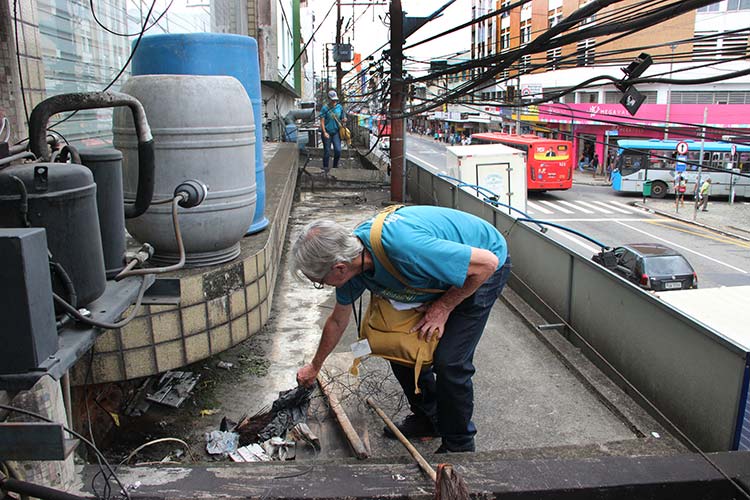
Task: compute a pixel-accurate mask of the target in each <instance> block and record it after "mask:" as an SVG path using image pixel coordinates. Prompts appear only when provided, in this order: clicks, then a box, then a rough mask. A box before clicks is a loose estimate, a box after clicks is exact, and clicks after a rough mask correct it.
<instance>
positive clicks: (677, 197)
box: [674, 173, 687, 210]
mask: <svg viewBox="0 0 750 500" xmlns="http://www.w3.org/2000/svg"><path fill="white" fill-rule="evenodd" d="M686 191H687V179H685V176H684V175H682V174H681V173H678V174H677V176H676V177H675V178H674V208H675V210H676V209H678V208H679V207H684V206H685V192H686Z"/></svg>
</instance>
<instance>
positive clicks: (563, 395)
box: [207, 191, 637, 458]
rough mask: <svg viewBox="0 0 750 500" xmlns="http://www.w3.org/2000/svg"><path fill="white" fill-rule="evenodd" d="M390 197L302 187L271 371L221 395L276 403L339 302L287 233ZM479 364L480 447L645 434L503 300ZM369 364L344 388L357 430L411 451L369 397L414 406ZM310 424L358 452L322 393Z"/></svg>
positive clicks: (271, 337)
mask: <svg viewBox="0 0 750 500" xmlns="http://www.w3.org/2000/svg"><path fill="white" fill-rule="evenodd" d="M387 198H388V193H387V192H377V191H375V192H349V191H341V192H336V191H328V192H326V191H323V192H319V193H315V194H313V193H309V192H303V193H302V195H301V199H300V201H299V202H297V203H296V204H295V206H294V208H293V210H292V215H291V217H290V221H289V228H288V240H287V245H286V248H285V255H284V257H283V258H282V267H284V269H283V270H282V272H281V273H280V277H279V281H278V282H277V288H276V291H275V294H276V295H275V299H274V304H273V310H272V315H271V320H270V322H269V324H268V325H267V327H266V329H265V331H264V332H263V334H262V340H263V342H264V343H265V345H264V346H263V350H264V351H265V353H266V355H267V357H268V360H269V362H270V365H269V369H268V374H267V375H266V376H264V377H257V376H248V377H245V378H244V379H243V380H238V381H235V383H233V384H232V385H231V387H227V388H226V389H223V388H221V387H217V394H216V395H217V397H218V399H219V400H224V401H232V403H233V405H234V406H235V407H237V403H240V402H241V403H242V404H241V405H240V406H241V407H242V408H243V409H244V410H246V411H248V412H250V413H252V412H253V411H257V410H260V409H261V408H262V407H263V406H265V405H267V404H269V403H270V402H271V401H273V399H275V397H276V393H277V392H278V391H281V390H284V389H288V388H290V387H292V386H293V385H294V383H295V373H296V370H297V368H298V367H299V366H301V365H302V364H303V363H304V361H305V360H308V359H310V358H311V357H312V355H313V354H314V352H315V348H316V346H317V343H318V339H319V335H320V329H321V327H322V324H323V322H324V321H325V318H326V316H327V314H328V313H329V311H330V310H331V308H332V307H333V303H334V302H333V301H334V290H333V289H332V288H326V289H324V290H316V289H314V288H313V287H312V285H311V284H310V283H306V282H299V281H297V280H296V279H295V278H293V277H292V276H291V275H290V273H289V271H288V268H286V265H287V255H286V252H288V247H289V241H293V240H294V238H295V237H296V236H297V235H298V234H299V230H300V229H301V227H302V226H304V225H305V224H307V223H308V222H310V221H312V220H314V219H318V218H331V219H335V220H337V221H339V222H341V223H343V224H344V225H347V226H351V227H354V226H356V224H357V223H359V222H360V221H362V220H363V219H365V218H366V217H368V216H370V215H371V214H373V213H374V212H376V211H377V210H378V209H380V208H381V207H382V202H383V201H384V200H386V199H387ZM355 339H356V330H355V328H354V326H353V321H352V323H351V324H350V326H349V328H348V330H347V332H346V334H345V337H344V339H343V340H342V341H341V343H340V344H339V346H338V348H337V349H336V356H338V357H341V356H343V357H346V353H347V352H348V351H349V345H350V344H351V343H352V342H353V341H354V340H355ZM256 340H261V339H260V338H259V339H256ZM475 362H476V366H477V374H476V375H475V377H474V383H475V400H476V408H475V418H474V420H475V423H476V425H477V427H478V429H479V434H478V436H477V451H484V452H491V451H493V452H494V451H500V450H518V449H537V448H550V447H568V446H574V447H575V446H586V445H601V444H603V443H608V442H619V441H627V440H636V439H637V436H636V435H635V434H634V433H633V431H631V429H630V428H629V427H628V426H627V425H626V424H625V423H624V422H623V421H622V420H621V419H620V418H619V417H618V416H617V415H615V413H613V412H612V411H611V410H610V409H609V408H608V406H607V405H605V404H603V403H602V402H601V401H600V399H599V398H598V397H597V394H596V393H595V392H592V391H591V390H590V389H589V388H587V387H586V386H585V385H583V384H581V383H580V381H579V379H578V378H577V377H576V376H575V374H574V373H573V372H571V370H570V369H568V368H567V367H566V366H565V364H563V362H562V361H561V360H560V358H559V357H558V356H556V355H555V354H554V353H553V352H552V351H551V350H550V349H548V348H547V347H546V345H545V344H544V343H542V342H541V341H540V340H539V338H538V337H537V336H536V335H535V334H534V332H533V331H532V329H531V328H530V327H529V326H528V325H527V323H525V322H524V321H522V320H521V319H520V318H519V317H518V316H517V315H516V314H515V313H514V312H513V310H512V309H511V308H510V307H509V306H508V305H507V304H506V303H504V302H501V301H498V303H497V304H496V306H495V308H494V310H493V311H492V315H491V317H490V320H489V323H488V326H487V328H486V330H485V334H484V336H483V338H482V341H481V342H480V344H479V348H478V350H477V355H476V359H475ZM364 366H365V369H364V370H363V373H362V376H361V379H360V380H361V384H357V383H356V382H355V381H352V380H350V379H348V380H345V381H343V385H341V386H340V387H339V391H340V392H341V393H342V394H344V398H343V399H344V406H345V407H346V409H347V411H348V413H349V415H350V418H351V419H352V421H353V423H354V425H355V428H357V430H358V432H360V434H361V435H364V436H366V437H367V441H369V446H370V448H371V450H372V456H373V457H378V456H381V457H382V456H389V455H403V454H404V450H403V449H402V447H401V445H400V444H398V443H397V442H394V441H391V440H387V439H385V438H384V437H383V436H382V422H380V420H379V419H378V417H377V416H375V415H374V414H373V413H372V412H370V411H369V410H367V409H366V408H365V406H364V404H363V403H362V400H363V399H364V397H366V396H371V397H374V398H375V399H376V401H377V402H378V403H379V404H380V405H381V406H382V407H383V408H384V409H385V410H386V413H388V414H390V415H393V416H394V418H398V417H400V416H402V415H405V414H407V413H408V410H407V408H406V405H405V404H404V400H403V398H402V395H401V394H400V390H399V388H398V386H397V385H396V383H395V381H394V379H393V378H392V377H391V376H390V374H389V370H388V369H387V365H386V364H385V363H384V362H383V361H382V360H380V359H377V358H372V359H369V360H368V361H367V362H366V363H365V365H364ZM238 397H240V398H241V401H238ZM207 423H208V422H207ZM311 425H312V427H313V429H314V430H316V431H317V432H318V433H319V434H320V435H321V438H322V440H323V450H322V452H321V455H320V457H323V458H325V457H328V458H337V457H348V456H351V455H350V452H349V450H348V447H347V446H346V444H345V442H344V441H343V440H342V439H341V433H340V432H339V431H338V428H337V426H336V424H335V422H333V421H332V419H331V417H330V413H329V412H328V409H327V408H326V406H325V404H324V401H323V400H322V399H320V398H317V397H316V398H315V399H314V400H313V404H312V405H311ZM207 427H208V426H207ZM438 445H439V441H438V440H433V441H431V442H430V441H426V442H417V443H416V446H417V448H418V449H419V450H420V451H421V452H423V453H431V452H432V451H434V450H435V449H436V448H437V446H438Z"/></svg>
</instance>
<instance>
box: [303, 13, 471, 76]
mask: <svg viewBox="0 0 750 500" xmlns="http://www.w3.org/2000/svg"><path fill="white" fill-rule="evenodd" d="M374 1H375V2H377V3H382V4H385V5H377V6H371V7H369V8H368V7H367V5H368V3H370V2H368V1H367V0H342V3H347V4H352V3H358V4H361V5H357V6H354V7H352V6H351V5H342V7H341V16H342V17H343V19H344V21H343V26H344V27H346V26H347V25H348V24H349V25H350V24H351V22H352V19H355V20H356V22H355V23H354V28H353V30H352V29H351V28H349V29H348V30H347V32H346V34H345V35H343V39H344V42H346V41H348V39H351V43H352V45H353V46H354V52H359V53H360V54H362V57H363V58H365V57H367V56H368V55H370V54H371V53H373V51H375V50H376V49H378V47H380V46H381V45H382V44H384V43H386V42H388V41H389V40H390V30H389V28H388V27H387V26H385V25H384V24H383V20H385V16H386V14H387V13H388V3H389V2H388V1H387V0H374ZM445 1H447V0H402V7H403V9H404V11H405V12H406V13H407V14H408V15H409V16H420V17H421V16H427V15H429V14H431V13H432V12H434V11H435V10H437V9H438V8H439V7H440V6H442V5H443V4H444V3H445ZM309 5H310V6H311V7H312V9H313V11H314V12H315V26H316V27H317V26H319V25H320V22H321V20H322V19H323V18H324V17H325V15H326V12H328V9H329V8H330V7H331V0H312V1H311V2H310V4H309ZM470 20H471V0H456V1H455V2H454V3H453V4H452V5H451V6H450V7H448V8H447V9H446V10H445V11H444V12H443V15H442V16H441V17H439V18H437V19H435V20H434V21H432V22H430V23H428V24H427V25H425V26H424V27H422V28H421V29H420V30H419V31H417V32H416V33H415V34H414V35H412V36H411V37H409V39H408V40H407V43H406V45H407V46H408V45H409V44H410V43H414V42H417V41H419V40H423V39H426V38H428V37H430V36H432V35H435V34H437V33H440V32H442V31H445V30H447V29H450V28H452V27H454V26H457V25H460V24H463V23H465V22H467V21H470ZM335 38H336V7H333V10H332V11H331V14H330V15H329V16H328V19H327V20H326V21H325V23H324V24H323V26H322V27H321V28H320V30H318V32H317V34H316V35H315V40H314V42H313V43H314V44H315V49H314V53H315V72H316V73H317V74H318V76H322V75H323V74H324V72H325V66H324V65H325V49H324V44H325V43H333V42H334V41H335ZM470 47H471V28H464V29H462V30H460V31H457V32H455V33H451V34H450V35H447V36H444V37H441V38H438V39H436V40H433V41H431V42H428V43H426V44H423V45H421V46H419V47H415V48H413V49H410V50H407V51H406V56H407V57H410V58H414V59H417V60H422V61H428V60H430V59H440V58H447V57H448V56H449V55H452V54H455V53H456V52H460V51H465V50H469V48H470ZM378 56H379V51H378V52H376V53H375V57H376V58H377V57H378ZM459 57H468V56H467V54H464V55H462V56H459ZM330 63H331V64H333V61H332V60H331V61H330ZM418 67H419V66H415V65H414V64H413V63H409V62H407V63H406V65H405V68H406V69H407V71H411V72H415V70H416V68H418Z"/></svg>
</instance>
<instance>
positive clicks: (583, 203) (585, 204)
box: [577, 200, 614, 214]
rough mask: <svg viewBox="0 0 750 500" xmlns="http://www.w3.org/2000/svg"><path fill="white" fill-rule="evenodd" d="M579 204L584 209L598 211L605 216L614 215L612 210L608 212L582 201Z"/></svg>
mask: <svg viewBox="0 0 750 500" xmlns="http://www.w3.org/2000/svg"><path fill="white" fill-rule="evenodd" d="M577 203H580V204H581V205H583V206H584V207H589V208H590V209H592V210H597V211H599V212H601V213H604V214H612V213H614V212H612V211H611V210H607V209H606V208H601V207H597V206H596V205H592V204H591V203H587V202H585V201H582V200H578V201H577Z"/></svg>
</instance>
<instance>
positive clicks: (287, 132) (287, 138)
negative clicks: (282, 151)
mask: <svg viewBox="0 0 750 500" xmlns="http://www.w3.org/2000/svg"><path fill="white" fill-rule="evenodd" d="M284 142H297V125H294V124H293V123H290V124H289V125H287V126H285V127H284Z"/></svg>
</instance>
